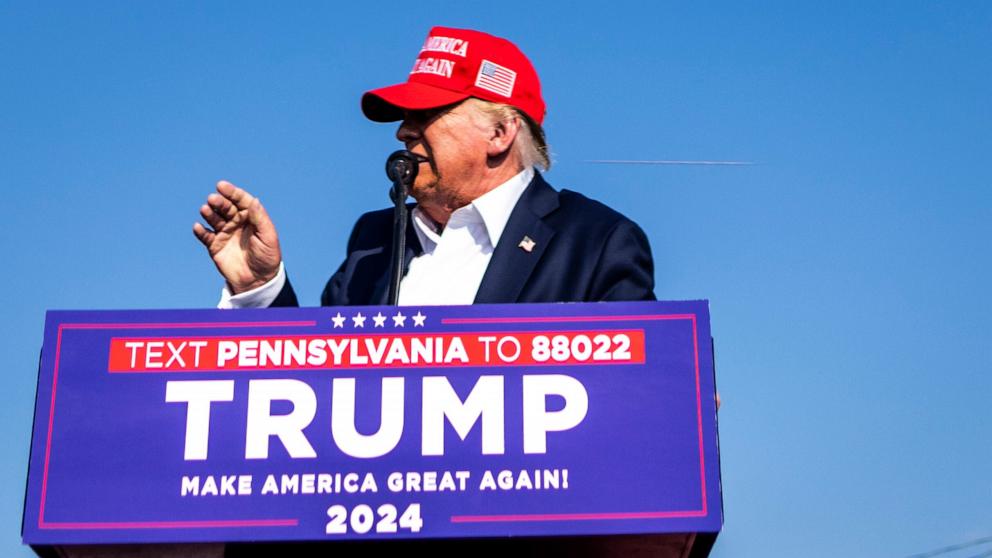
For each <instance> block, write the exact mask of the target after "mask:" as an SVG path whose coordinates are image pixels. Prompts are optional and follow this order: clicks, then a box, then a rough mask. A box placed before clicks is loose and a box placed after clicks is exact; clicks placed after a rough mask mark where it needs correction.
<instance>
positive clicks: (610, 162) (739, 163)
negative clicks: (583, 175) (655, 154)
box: [583, 159, 755, 166]
mask: <svg viewBox="0 0 992 558" xmlns="http://www.w3.org/2000/svg"><path fill="white" fill-rule="evenodd" d="M583 162H584V163H595V164H597V165H728V166H742V165H754V164H755V163H754V162H753V161H677V160H665V159H659V160H647V161H643V160H631V159H594V160H591V161H583Z"/></svg>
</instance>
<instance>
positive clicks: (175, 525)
mask: <svg viewBox="0 0 992 558" xmlns="http://www.w3.org/2000/svg"><path fill="white" fill-rule="evenodd" d="M316 325H317V322H316V321H314V320H306V321H296V322H199V323H179V324H176V323H160V324H156V323H140V324H127V323H124V324H99V323H97V324H92V323H90V324H59V332H58V338H57V340H56V342H55V366H54V370H53V372H52V401H51V403H50V404H49V407H48V434H47V437H46V439H45V468H44V470H43V472H42V475H41V502H40V503H39V506H38V528H39V529H65V530H77V529H94V530H96V529H190V528H223V527H295V526H297V525H299V523H300V520H299V519H230V520H215V521H123V522H46V521H45V501H46V500H47V498H48V465H49V463H50V462H51V454H52V429H53V425H54V424H55V392H56V388H57V387H58V382H59V359H60V358H61V355H62V331H63V330H65V329H199V328H213V327H276V326H302V327H314V326H316Z"/></svg>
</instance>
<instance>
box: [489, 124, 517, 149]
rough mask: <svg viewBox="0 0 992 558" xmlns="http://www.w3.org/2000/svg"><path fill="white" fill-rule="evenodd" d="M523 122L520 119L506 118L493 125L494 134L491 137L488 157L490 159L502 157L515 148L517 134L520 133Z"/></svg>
mask: <svg viewBox="0 0 992 558" xmlns="http://www.w3.org/2000/svg"><path fill="white" fill-rule="evenodd" d="M520 125H521V121H520V119H519V118H505V119H503V120H501V121H499V122H496V123H495V124H493V129H492V134H491V135H490V136H489V146H488V148H487V150H486V155H488V156H489V157H492V158H495V157H502V156H503V155H505V154H506V152H508V151H509V150H510V148H511V147H513V142H514V140H516V139H517V133H519V132H520Z"/></svg>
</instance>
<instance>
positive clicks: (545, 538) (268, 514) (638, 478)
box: [22, 301, 722, 558]
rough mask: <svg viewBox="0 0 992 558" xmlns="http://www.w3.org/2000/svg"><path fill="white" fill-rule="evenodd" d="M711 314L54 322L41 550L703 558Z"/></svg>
mask: <svg viewBox="0 0 992 558" xmlns="http://www.w3.org/2000/svg"><path fill="white" fill-rule="evenodd" d="M714 393H715V390H714V378H713V362H712V345H711V337H710V333H709V313H708V305H707V303H706V301H687V302H638V303H609V304H536V305H477V306H462V307H348V308H306V309H260V310H237V311H221V310H179V311H177V310H158V311H85V312H82V311H73V312H59V311H52V312H49V314H48V316H47V320H46V329H45V341H44V346H43V351H42V357H41V364H40V367H39V384H38V392H37V401H36V414H35V423H34V432H33V435H32V449H31V459H30V467H29V475H28V487H27V496H26V502H25V515H24V523H23V529H22V536H23V540H24V542H25V543H26V544H29V545H31V546H32V548H34V549H35V550H36V552H37V553H38V554H39V555H40V556H74V557H86V558H95V557H98V556H100V557H102V556H107V557H117V556H161V557H166V556H202V557H204V558H206V557H211V558H213V557H217V556H263V555H270V554H276V553H277V552H279V553H282V552H284V551H286V552H288V553H290V554H291V555H294V556H317V555H326V554H327V553H329V552H333V553H334V554H336V555H349V554H360V553H366V552H370V551H373V552H374V551H385V552H408V551H411V550H415V551H423V552H427V553H431V554H436V555H456V554H457V555H459V556H464V555H465V554H466V553H469V554H474V555H484V556H488V555H494V556H495V555H500V556H504V555H508V554H512V555H519V556H531V555H533V556H538V555H540V556H546V555H549V554H552V555H568V556H620V555H623V556H640V555H643V556H648V555H650V556H679V557H686V556H706V555H707V554H708V553H709V550H710V548H711V547H712V545H713V542H714V541H715V539H716V536H717V534H718V533H719V530H720V528H721V526H722V500H721V488H720V473H719V452H718V438H717V420H716V406H715V400H714Z"/></svg>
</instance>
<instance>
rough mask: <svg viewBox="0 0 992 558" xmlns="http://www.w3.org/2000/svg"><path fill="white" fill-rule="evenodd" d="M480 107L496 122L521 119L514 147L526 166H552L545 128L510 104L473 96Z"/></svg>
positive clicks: (548, 167)
mask: <svg viewBox="0 0 992 558" xmlns="http://www.w3.org/2000/svg"><path fill="white" fill-rule="evenodd" d="M470 100H471V101H474V102H475V104H476V105H478V106H479V108H480V109H481V110H482V111H483V112H485V113H486V114H487V115H489V117H490V118H492V121H493V122H494V123H496V122H504V121H506V120H513V119H517V120H520V123H521V126H520V131H519V132H517V138H516V139H515V140H514V142H513V146H514V147H513V148H514V149H515V150H516V152H517V156H518V157H519V158H520V163H521V164H522V165H523V166H524V167H537V168H538V169H540V170H544V171H546V170H548V169H550V168H551V154H550V150H549V149H548V142H547V140H546V139H545V137H544V129H543V128H541V125H540V124H538V123H537V122H535V121H534V120H533V119H532V118H531V117H529V116H527V115H526V114H525V113H524V112H523V111H521V110H520V109H518V108H516V107H512V106H510V105H505V104H502V103H493V102H490V101H484V100H482V99H476V98H472V99H470Z"/></svg>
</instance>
